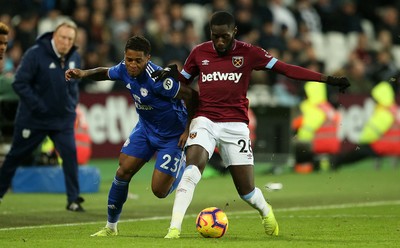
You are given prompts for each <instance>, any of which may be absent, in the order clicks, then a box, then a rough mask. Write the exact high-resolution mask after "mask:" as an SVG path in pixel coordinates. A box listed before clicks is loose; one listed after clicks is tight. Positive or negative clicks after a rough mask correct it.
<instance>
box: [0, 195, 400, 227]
mask: <svg viewBox="0 0 400 248" xmlns="http://www.w3.org/2000/svg"><path fill="white" fill-rule="evenodd" d="M386 205H400V200H398V201H378V202H363V203H345V204H334V205H325V206H324V205H321V206H309V207H291V208H281V209H279V208H278V209H275V208H274V212H294V211H311V210H325V209H344V208H354V207H356V208H361V207H375V206H386ZM232 213H240V214H249V213H254V210H253V211H237V212H232ZM193 216H196V215H187V216H186V217H185V218H188V217H193ZM170 218H171V216H155V217H148V218H138V219H127V220H120V221H119V222H120V223H121V222H139V221H153V220H165V219H170ZM104 222H105V221H101V222H100V221H96V222H82V223H70V224H55V225H41V226H24V227H10V228H0V231H14V230H25V229H39V228H52V227H67V226H81V225H88V224H89V225H91V224H99V223H100V224H101V223H104Z"/></svg>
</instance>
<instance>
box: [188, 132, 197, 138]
mask: <svg viewBox="0 0 400 248" xmlns="http://www.w3.org/2000/svg"><path fill="white" fill-rule="evenodd" d="M196 136H197V132H193V133H190V134H189V138H191V139H194V138H196Z"/></svg>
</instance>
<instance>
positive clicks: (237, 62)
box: [232, 56, 244, 68]
mask: <svg viewBox="0 0 400 248" xmlns="http://www.w3.org/2000/svg"><path fill="white" fill-rule="evenodd" d="M243 62H244V58H243V56H233V57H232V64H233V66H234V67H236V68H240V67H242V65H243Z"/></svg>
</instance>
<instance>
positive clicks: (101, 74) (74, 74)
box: [65, 67, 110, 81]
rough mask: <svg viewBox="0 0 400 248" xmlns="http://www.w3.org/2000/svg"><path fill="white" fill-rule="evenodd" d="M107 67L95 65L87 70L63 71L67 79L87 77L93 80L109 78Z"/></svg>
mask: <svg viewBox="0 0 400 248" xmlns="http://www.w3.org/2000/svg"><path fill="white" fill-rule="evenodd" d="M108 69H109V68H108V67H97V68H94V69H89V70H81V69H68V70H67V71H66V72H65V79H66V80H67V81H69V80H70V79H71V78H89V79H92V80H95V81H102V80H108V79H110V78H109V77H108Z"/></svg>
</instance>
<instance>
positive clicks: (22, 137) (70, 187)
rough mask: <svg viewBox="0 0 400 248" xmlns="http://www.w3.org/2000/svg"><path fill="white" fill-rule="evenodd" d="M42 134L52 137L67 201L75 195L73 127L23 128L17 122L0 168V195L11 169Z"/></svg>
mask: <svg viewBox="0 0 400 248" xmlns="http://www.w3.org/2000/svg"><path fill="white" fill-rule="evenodd" d="M46 136H49V137H50V139H51V140H52V141H53V143H54V145H55V148H56V149H57V151H58V152H59V154H60V156H61V158H62V160H63V163H62V168H63V171H64V177H65V186H66V190H67V200H68V202H72V201H75V200H76V199H77V198H78V196H79V180H78V162H77V156H76V145H75V138H74V129H73V128H70V129H64V130H40V129H26V128H22V127H19V126H15V128H14V136H13V141H12V145H11V149H10V151H9V152H8V154H7V155H6V157H5V160H4V163H3V166H2V167H1V168H0V198H2V197H3V196H4V194H5V193H6V192H7V190H8V188H9V187H10V185H11V182H12V179H13V177H14V175H15V171H16V170H17V168H18V166H19V165H20V162H21V160H22V159H23V158H25V157H27V156H29V155H31V154H32V152H33V151H34V150H35V149H36V148H37V147H38V146H39V145H40V144H41V143H42V142H43V140H44V139H45V138H46Z"/></svg>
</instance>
